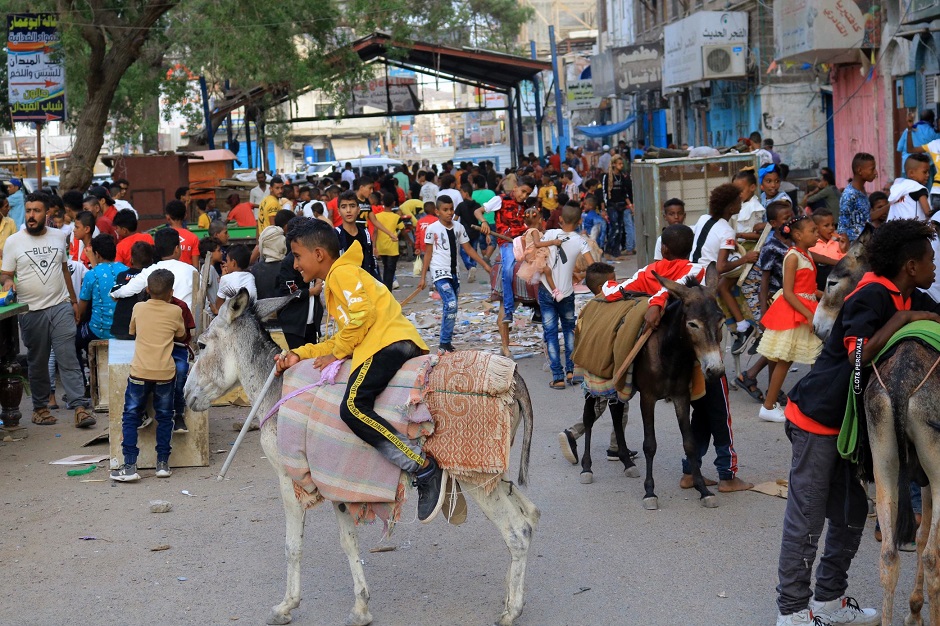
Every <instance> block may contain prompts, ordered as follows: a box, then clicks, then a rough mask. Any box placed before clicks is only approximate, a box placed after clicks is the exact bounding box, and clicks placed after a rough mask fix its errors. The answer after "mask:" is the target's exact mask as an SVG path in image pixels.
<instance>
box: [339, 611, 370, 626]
mask: <svg viewBox="0 0 940 626" xmlns="http://www.w3.org/2000/svg"><path fill="white" fill-rule="evenodd" d="M371 623H372V613H369V612H368V611H366V612H365V613H364V614H361V615H360V614H359V613H354V612H352V611H350V613H349V615H347V616H346V621H345V622H343V625H344V626H369V624H371Z"/></svg>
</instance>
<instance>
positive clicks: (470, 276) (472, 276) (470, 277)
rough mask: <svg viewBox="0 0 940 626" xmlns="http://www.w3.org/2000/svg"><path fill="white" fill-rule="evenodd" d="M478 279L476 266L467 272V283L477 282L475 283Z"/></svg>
mask: <svg viewBox="0 0 940 626" xmlns="http://www.w3.org/2000/svg"><path fill="white" fill-rule="evenodd" d="M476 278H477V268H476V266H474V267H471V268H470V269H469V270H468V271H467V282H468V283H472V282H475V281H476Z"/></svg>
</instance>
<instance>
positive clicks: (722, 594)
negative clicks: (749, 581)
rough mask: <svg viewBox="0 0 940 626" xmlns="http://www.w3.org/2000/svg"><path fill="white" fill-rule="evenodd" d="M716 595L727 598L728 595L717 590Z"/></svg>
mask: <svg viewBox="0 0 940 626" xmlns="http://www.w3.org/2000/svg"><path fill="white" fill-rule="evenodd" d="M718 597H719V598H727V597H728V594H727V593H725V592H724V591H719V592H718Z"/></svg>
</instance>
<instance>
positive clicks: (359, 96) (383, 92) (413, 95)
mask: <svg viewBox="0 0 940 626" xmlns="http://www.w3.org/2000/svg"><path fill="white" fill-rule="evenodd" d="M417 84H418V81H417V80H416V79H415V78H414V77H413V76H411V77H407V76H399V77H392V76H389V78H388V79H386V78H375V79H373V80H370V81H369V82H367V83H362V84H361V85H356V86H355V87H353V93H352V95H353V109H354V110H353V112H354V113H357V114H358V113H363V112H365V111H364V107H371V108H373V109H378V110H380V111H385V112H387V113H395V112H409V113H410V112H413V111H417V110H419V109H420V108H421V103H420V102H419V100H418V94H417ZM389 104H391V108H389Z"/></svg>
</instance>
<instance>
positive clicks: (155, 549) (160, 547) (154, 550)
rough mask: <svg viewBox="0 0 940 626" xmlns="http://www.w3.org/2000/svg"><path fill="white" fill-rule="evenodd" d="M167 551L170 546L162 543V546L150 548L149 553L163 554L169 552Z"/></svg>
mask: <svg viewBox="0 0 940 626" xmlns="http://www.w3.org/2000/svg"><path fill="white" fill-rule="evenodd" d="M169 549H170V544H168V543H163V544H160V545H159V546H154V547H152V548H150V551H151V552H163V551H164V550H169Z"/></svg>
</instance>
